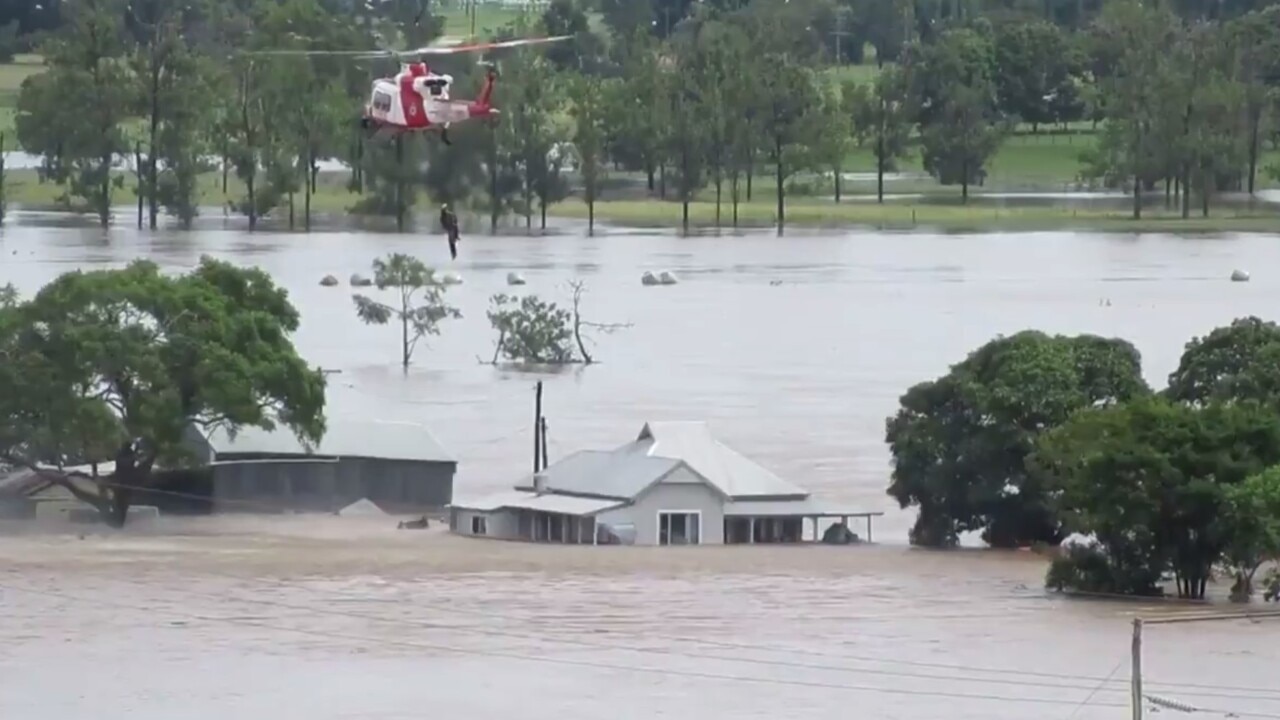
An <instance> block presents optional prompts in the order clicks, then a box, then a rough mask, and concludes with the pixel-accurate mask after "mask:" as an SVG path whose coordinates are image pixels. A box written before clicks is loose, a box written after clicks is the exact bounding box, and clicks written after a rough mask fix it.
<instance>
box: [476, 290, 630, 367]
mask: <svg viewBox="0 0 1280 720" xmlns="http://www.w3.org/2000/svg"><path fill="white" fill-rule="evenodd" d="M569 288H570V290H571V291H572V293H573V295H572V298H573V299H572V306H571V308H569V309H566V308H562V307H560V306H558V305H557V304H555V303H554V302H547V301H545V300H542V299H541V298H539V297H537V296H536V295H526V296H525V297H523V298H520V297H513V296H510V295H505V294H499V295H494V296H493V297H492V298H491V299H490V310H489V313H488V316H489V323H490V324H491V325H492V326H493V329H494V330H496V331H497V332H498V340H497V343H496V344H495V346H494V351H493V360H491V361H490V362H494V363H496V362H497V361H498V358H499V356H501V357H505V358H507V359H508V360H512V361H515V362H526V363H534V364H546V365H567V364H571V363H582V364H584V365H590V364H592V363H594V362H595V361H596V360H595V358H594V357H592V355H591V353H590V352H589V351H588V350H587V343H588V342H589V341H590V340H591V338H590V336H589V334H588V333H589V332H590V331H593V330H594V331H597V332H602V333H612V332H615V331H617V330H621V329H623V328H628V327H631V324H630V323H598V322H592V321H590V320H586V319H584V318H583V317H582V299H583V296H584V294H585V292H586V286H585V285H584V284H583V283H582V281H580V280H575V281H573V282H571V283H569ZM574 350H577V354H576V355H575V353H574Z"/></svg>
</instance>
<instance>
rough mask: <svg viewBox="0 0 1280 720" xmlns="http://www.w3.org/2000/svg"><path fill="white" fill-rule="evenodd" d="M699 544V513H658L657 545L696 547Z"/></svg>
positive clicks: (700, 527)
mask: <svg viewBox="0 0 1280 720" xmlns="http://www.w3.org/2000/svg"><path fill="white" fill-rule="evenodd" d="M701 542H702V513H701V512H698V511H696V510H694V511H688V510H663V511H661V512H659V513H658V544H659V545H698V544H700V543H701Z"/></svg>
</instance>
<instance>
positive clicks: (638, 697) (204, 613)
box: [0, 216, 1280, 720]
mask: <svg viewBox="0 0 1280 720" xmlns="http://www.w3.org/2000/svg"><path fill="white" fill-rule="evenodd" d="M10 222H11V223H12V224H11V225H9V226H7V227H5V228H4V230H3V233H2V234H0V282H5V281H12V282H14V283H15V284H17V285H18V286H19V287H20V288H21V289H23V290H24V291H34V290H35V289H36V288H38V287H39V286H40V284H41V283H43V282H45V281H47V280H49V279H51V278H53V277H54V276H56V275H57V274H58V273H60V272H63V271H65V270H69V269H73V268H76V267H82V268H89V267H104V266H111V265H119V264H122V263H123V262H125V261H127V260H129V259H131V258H133V257H136V256H146V257H150V258H152V259H154V260H156V261H157V262H160V263H161V264H162V265H164V266H166V267H170V268H173V269H175V270H178V269H182V268H186V267H190V266H191V265H192V264H194V263H195V262H196V261H197V259H198V257H199V256H200V254H202V253H211V254H214V255H217V256H219V257H224V258H227V259H230V260H233V261H236V262H243V263H254V264H258V265H260V266H262V267H263V268H264V269H266V270H268V271H269V272H271V273H273V274H274V275H275V276H276V277H277V279H278V280H279V281H280V282H281V283H283V284H284V285H285V286H286V287H288V288H289V290H290V292H291V293H292V294H293V296H294V298H295V300H296V302H297V303H298V305H299V307H300V309H301V310H302V312H303V316H304V325H303V328H302V331H301V332H300V333H299V337H298V339H297V342H298V345H299V347H300V349H301V350H302V352H303V353H305V354H306V355H307V357H308V358H310V359H311V360H313V361H314V362H316V363H318V364H321V365H323V366H325V367H327V368H333V369H340V370H341V371H342V372H341V374H339V375H335V376H333V378H332V379H333V387H332V390H331V394H330V406H331V413H333V414H344V415H345V414H361V415H375V416H377V417H380V418H383V419H402V420H418V421H422V422H426V423H429V424H430V425H432V427H433V428H434V429H435V431H436V433H437V434H438V435H439V436H440V439H441V440H442V441H443V442H444V443H445V445H446V446H448V447H449V448H450V449H451V450H452V451H453V452H454V453H455V454H457V455H458V457H459V458H460V460H461V464H460V469H459V477H458V485H457V494H458V495H459V496H466V495H474V494H479V493H483V492H487V491H490V490H494V489H500V488H503V487H506V486H508V485H510V484H511V483H512V482H513V481H514V480H515V479H517V478H518V477H519V476H520V474H521V473H523V472H524V471H525V468H526V466H527V465H528V464H529V457H528V454H529V451H528V447H529V445H530V443H531V440H532V439H531V434H530V431H529V426H530V421H529V418H530V417H531V416H532V407H531V405H532V385H533V383H534V381H535V380H536V379H543V380H544V381H546V383H547V387H546V397H545V409H546V413H547V416H548V424H549V426H550V436H551V454H552V459H553V460H554V459H555V457H557V456H562V455H564V454H566V453H568V452H571V451H572V450H574V449H577V448H585V447H601V446H610V445H614V444H620V443H622V442H625V441H626V440H628V439H630V438H631V437H632V436H633V435H634V434H635V433H636V432H637V431H638V430H639V428H640V426H641V424H643V422H644V421H645V420H649V419H707V420H710V421H711V422H712V424H713V428H714V429H715V430H716V432H717V433H718V434H719V435H720V436H721V437H722V438H724V439H725V440H726V441H727V442H729V443H730V444H731V445H734V446H736V447H738V448H740V449H742V450H743V451H745V452H747V453H748V454H750V455H752V456H754V457H756V458H757V459H759V460H760V461H761V462H763V463H765V464H767V465H769V466H770V467H772V468H774V469H775V470H777V471H778V472H779V473H781V474H783V475H785V476H787V477H789V478H791V479H793V480H795V481H796V482H798V483H800V484H802V485H806V486H808V487H809V488H810V489H812V490H813V491H814V492H815V494H817V495H819V496H821V497H823V498H825V499H828V500H830V501H831V502H832V503H833V504H838V505H840V506H844V507H848V506H853V507H860V508H865V509H869V510H885V511H887V512H888V516H887V517H886V518H884V519H883V521H882V522H881V523H880V524H879V525H878V526H877V538H878V539H880V540H882V541H883V542H884V543H885V544H884V545H882V546H877V547H862V548H821V547H792V548H763V547H749V548H748V547H703V548H663V549H647V548H582V547H576V548H575V547H564V548H556V547H533V546H523V545H518V544H512V543H497V542H486V541H467V540H463V539H459V538H454V537H450V536H448V535H447V534H445V533H443V532H441V531H440V530H438V529H434V528H433V529H432V530H428V531H423V532H409V531H396V530H395V529H394V525H395V523H394V521H388V520H386V519H377V518H373V519H370V518H307V517H289V518H279V517H275V518H254V517H236V518H199V519H166V520H165V521H164V522H163V523H162V524H161V525H160V526H159V527H158V528H156V529H153V530H149V531H148V530H141V529H139V530H133V531H127V532H125V533H121V534H107V533H99V532H94V533H90V534H88V535H87V536H85V537H83V538H80V537H77V536H75V535H67V534H50V533H45V532H22V531H19V529H17V528H14V527H12V526H9V527H0V718H3V719H4V720H9V719H10V718H13V719H16V720H46V719H48V720H70V719H75V720H80V719H81V718H83V719H85V720H90V719H92V720H116V719H117V718H142V719H144V720H151V719H153V718H154V719H155V720H162V719H163V720H187V719H193V720H194V719H201V720H203V719H204V718H210V719H212V718H218V719H219V720H222V719H224V718H228V717H236V718H240V717H243V718H264V719H265V718H271V719H272V720H275V719H281V720H286V719H288V720H291V719H292V718H299V719H303V718H306V719H309V720H310V719H317V718H335V719H336V718H344V719H345V718H360V719H364V718H370V719H372V718H380V719H398V718H422V717H440V716H443V717H453V716H469V717H484V718H490V717H520V718H530V719H531V720H533V719H536V720H541V719H542V718H547V719H551V718H555V719H556V720H564V719H565V718H586V717H602V716H611V717H621V718H652V717H671V718H748V717H749V718H756V717H759V718H819V717H821V718H827V717H832V716H841V715H857V716H862V715H871V716H874V717H883V718H909V719H911V720H915V719H917V718H918V719H920V720H925V719H926V718H929V719H932V718H938V717H948V718H974V719H975V720H976V719H978V718H981V719H983V720H987V719H989V718H1010V719H1011V720H1012V719H1013V718H1019V719H1022V718H1027V717H1057V718H1062V720H1074V719H1075V718H1104V717H1106V718H1114V717H1121V716H1122V715H1123V714H1124V713H1127V712H1128V709H1127V702H1128V690H1127V685H1126V679H1127V678H1128V657H1129V625H1128V624H1129V621H1130V619H1131V618H1132V617H1133V616H1134V614H1135V613H1137V614H1159V613H1167V612H1174V611H1177V608H1174V607H1171V606H1167V605H1149V604H1143V603H1134V602H1101V601H1067V600H1064V599H1062V598H1059V597H1055V596H1052V595H1047V594H1046V593H1045V592H1044V591H1043V590H1042V589H1041V584H1042V582H1041V581H1042V577H1043V569H1044V565H1043V561H1042V560H1041V559H1039V558H1037V557H1035V556H1033V555H1030V554H1029V553H989V552H980V551H958V552H951V553H930V552H922V551H914V550H911V549H909V548H906V547H905V546H904V545H903V542H904V538H905V532H906V528H907V527H909V525H910V522H911V517H910V515H909V514H908V513H904V512H900V511H897V510H896V509H894V508H893V507H892V504H891V502H890V501H889V500H888V498H886V497H885V495H884V486H885V484H886V482H887V475H888V456H887V453H886V451H885V449H884V445H883V437H882V433H883V423H884V418H885V416H886V415H888V414H890V413H891V412H893V410H894V407H895V404H896V398H897V396H898V395H899V394H900V393H901V392H902V391H903V390H904V389H905V388H906V387H907V386H909V385H910V384H911V383H913V382H917V381H919V380H922V379H925V378H928V377H932V376H934V375H936V374H938V373H940V372H942V371H944V370H945V368H946V366H947V365H948V364H949V363H952V362H954V361H956V360H958V359H960V358H961V357H962V356H963V355H964V353H965V352H967V351H968V350H970V349H972V348H973V347H975V346H977V345H979V344H981V343H982V342H984V341H986V340H987V339H989V338H990V337H992V336H993V335H996V334H998V333H1011V332H1016V331H1018V330H1021V329H1024V328H1027V327H1037V328H1041V329H1044V330H1047V331H1052V332H1093V333H1099V334H1103V335H1122V336H1125V337H1127V338H1129V339H1131V340H1132V341H1133V342H1135V343H1136V344H1137V346H1138V347H1139V348H1140V349H1141V350H1142V352H1143V353H1144V357H1145V360H1146V369H1147V375H1148V377H1149V379H1150V380H1151V381H1152V382H1153V383H1156V384H1159V383H1161V382H1162V380H1163V378H1164V376H1166V375H1167V373H1168V372H1169V371H1170V370H1172V369H1173V366H1174V364H1175V363H1176V361H1177V356H1178V354H1179V352H1180V351H1181V347H1182V344H1183V343H1184V342H1185V341H1186V340H1187V339H1188V338H1190V337H1191V336H1192V335H1194V334H1198V333H1203V332H1207V331H1208V330H1210V329H1211V328H1213V327H1214V326H1216V325H1220V324H1223V323H1226V322H1229V321H1230V320H1231V319H1232V318H1233V317H1236V316H1239V315H1244V314H1261V315H1264V316H1266V315H1269V314H1271V313H1272V311H1273V309H1274V308H1275V307H1276V301H1277V300H1278V299H1280V280H1277V278H1278V277H1280V275H1276V274H1273V273H1274V269H1275V268H1280V242H1278V240H1277V238H1276V237H1274V236H1259V235H1241V236H1234V235H1226V236H1217V237H1172V236H1164V235H1141V236H1136V235H1076V234H1069V233H1040V234H993V235H933V234H927V233H915V234H891V233H878V232H858V231H850V232H847V233H837V234H833V233H830V232H824V233H815V232H801V231H796V232H791V233H788V235H787V236H786V237H785V238H781V239H779V238H777V237H774V236H773V235H772V234H771V233H758V234H743V235H739V236H727V235H726V236H719V237H717V236H699V237H691V238H679V237H676V236H674V235H671V234H654V233H649V232H627V231H622V230H612V231H609V232H608V233H607V234H606V235H604V236H602V237H596V238H586V237H583V236H582V235H581V233H580V232H579V231H578V229H577V228H576V227H573V226H566V227H564V228H562V230H561V232H560V233H559V234H556V235H553V236H548V237H499V238H488V237H482V236H467V237H465V238H464V240H463V244H462V246H461V248H460V250H461V257H460V259H459V261H458V262H457V263H454V264H450V263H449V261H448V256H447V254H446V253H447V248H446V247H445V245H444V243H443V241H441V240H440V239H439V238H437V237H435V236H434V235H422V236H409V235H385V234H356V233H339V232H317V233H313V234H311V235H310V236H304V235H283V234H265V233H264V234H259V235H257V236H250V235H248V234H247V233H244V232H242V231H240V230H238V229H219V228H209V229H202V230H199V231H197V232H193V233H189V234H181V233H169V232H161V233H157V234H155V235H150V234H146V233H143V234H138V233H137V232H135V231H132V230H128V229H115V230H112V231H110V232H107V233H103V232H101V231H99V230H96V229H88V228H84V227H79V226H76V225H75V224H74V223H68V222H65V221H57V222H56V223H55V222H49V221H45V220H43V219H41V218H40V217H38V216H25V217H24V216H18V217H16V218H11V219H10ZM55 225H56V226H55ZM390 251H403V252H412V253H415V254H418V255H420V256H421V257H423V258H424V259H425V260H427V261H428V262H434V263H439V264H440V265H441V266H449V269H451V270H454V271H456V272H458V273H460V274H461V275H462V276H463V278H464V280H465V282H464V284H462V285H460V286H458V287H456V288H453V289H452V290H450V292H449V295H450V297H451V299H452V300H453V302H454V303H455V304H456V305H458V306H459V307H460V308H461V309H462V311H463V313H464V315H465V316H466V317H465V319H464V320H462V321H457V322H454V323H452V324H451V325H449V326H448V327H446V328H445V330H444V334H443V336H442V337H440V338H436V339H433V341H432V343H431V347H430V348H429V349H425V350H422V351H420V353H421V354H420V355H419V357H418V358H417V362H416V364H415V368H414V369H412V370H411V371H410V372H409V373H408V374H407V375H406V374H403V373H401V372H400V370H399V369H398V368H397V367H395V358H396V355H397V350H398V348H397V343H396V334H395V333H394V332H393V331H391V330H389V329H386V328H368V327H363V326H361V325H359V324H358V323H357V322H356V320H355V318H354V314H353V312H352V309H351V300H350V290H349V288H347V287H345V286H343V287H337V288H322V287H320V286H319V285H318V282H319V279H320V278H321V276H323V275H325V274H327V273H332V274H334V275H337V276H339V277H340V278H342V279H344V280H345V278H346V276H347V275H348V274H350V273H352V272H356V271H366V272H367V266H368V262H369V261H370V260H371V259H372V258H373V257H375V256H377V255H379V254H383V253H386V252H390ZM1235 268H1241V269H1245V270H1249V271H1250V272H1252V273H1253V281H1252V282H1249V283H1230V282H1228V279H1227V278H1228V275H1229V274H1230V272H1231V270H1232V269H1235ZM664 269H669V270H671V271H673V272H674V273H675V274H676V275H678V276H679V277H680V278H681V282H680V284H678V285H675V286H669V287H642V286H641V285H640V282H639V276H640V274H641V273H642V272H643V271H645V270H652V271H655V272H656V271H660V270H664ZM510 271H515V272H519V273H522V274H523V275H524V276H525V277H526V278H527V279H528V282H529V284H528V285H527V286H526V287H525V288H524V290H525V291H530V292H536V293H540V294H544V295H548V296H553V297H558V298H567V291H566V290H565V288H564V283H565V282H566V281H567V280H570V279H573V278H581V279H583V280H585V281H586V282H587V285H588V293H589V295H588V300H587V303H588V304H587V308H586V309H587V312H588V314H589V316H590V317H591V318H592V319H597V320H600V321H609V322H631V323H633V324H634V326H633V327H632V328H630V329H628V330H625V331H623V332H620V333H617V334H614V335H610V336H603V337H601V338H599V342H598V345H597V347H596V351H597V355H598V356H599V358H600V359H601V360H602V362H601V363H600V364H599V365H596V366H592V367H590V368H585V369H582V368H579V369H577V370H574V371H570V372H566V373H562V374H559V375H554V376H533V375H530V374H522V373H515V372H508V371H502V370H495V369H494V368H491V367H488V366H484V365H481V364H479V363H478V362H477V360H476V356H482V357H487V356H488V355H489V354H490V352H491V348H492V341H493V337H492V333H491V332H490V331H489V328H488V324H487V322H486V321H485V320H484V310H485V306H486V303H487V298H488V297H489V296H490V295H492V294H493V293H495V292H504V291H508V288H507V286H506V285H505V277H506V274H507V273H508V272H510ZM1277 640H1280V624H1277V621H1274V620H1273V621H1257V622H1248V621H1232V622H1220V623H1211V624H1203V623H1202V624H1188V625H1168V626H1158V627H1151V628H1150V629H1149V630H1148V639H1147V647H1146V652H1145V658H1144V661H1145V665H1146V678H1147V692H1148V693H1149V694H1151V695H1155V696H1157V697H1159V698H1167V699H1171V700H1175V701H1178V702H1181V703H1185V704H1189V705H1192V706H1195V707H1197V708H1201V709H1202V710H1203V712H1202V713H1201V715H1202V716H1204V715H1212V716H1222V715H1224V713H1225V712H1227V711H1231V712H1234V713H1236V714H1237V715H1238V716H1239V717H1254V716H1256V717H1275V718H1280V683H1278V682H1276V680H1275V678H1276V672H1275V667H1276V662H1277V660H1278V659H1280V650H1277V647H1276V643H1277ZM1163 712H1166V713H1167V712H1175V711H1173V710H1164V711H1163Z"/></svg>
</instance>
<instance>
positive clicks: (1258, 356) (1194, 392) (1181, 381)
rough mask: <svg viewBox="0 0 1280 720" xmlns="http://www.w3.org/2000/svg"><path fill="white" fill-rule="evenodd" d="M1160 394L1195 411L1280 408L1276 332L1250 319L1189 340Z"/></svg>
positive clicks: (1279, 341)
mask: <svg viewBox="0 0 1280 720" xmlns="http://www.w3.org/2000/svg"><path fill="white" fill-rule="evenodd" d="M1165 394H1166V395H1168V396H1169V397H1170V398H1171V399H1173V400H1177V401H1179V402H1184V403H1188V404H1192V405H1197V406H1203V405H1206V404H1209V403H1213V402H1239V401H1247V400H1256V401H1258V402H1262V403H1266V404H1269V405H1271V406H1272V407H1280V326H1277V325H1276V323H1274V322H1269V321H1265V320H1262V319H1261V318H1258V317H1253V316H1250V317H1244V318H1239V319H1236V320H1234V321H1232V323H1231V324H1230V325H1226V326H1224V327H1219V328H1216V329H1214V330H1213V331H1212V332H1210V333H1209V334H1208V335H1205V336H1203V337H1195V338H1192V339H1191V341H1190V342H1188V343H1187V345H1186V348H1185V349H1184V351H1183V353H1182V358H1181V359H1180V360H1179V362H1178V367H1177V369H1175V370H1174V371H1173V372H1172V373H1171V374H1170V375H1169V386H1168V388H1167V389H1166V390H1165Z"/></svg>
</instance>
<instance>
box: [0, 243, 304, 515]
mask: <svg viewBox="0 0 1280 720" xmlns="http://www.w3.org/2000/svg"><path fill="white" fill-rule="evenodd" d="M298 322H299V317H298V312H297V310H296V309H294V307H293V305H292V304H291V303H290V302H289V298H288V295H287V293H286V292H285V291H284V290H283V289H281V288H279V287H277V286H276V285H275V283H274V282H273V281H272V279H271V278H270V276H268V275H266V274H265V273H263V272H262V271H261V270H258V269H243V268H238V267H234V266H232V265H229V264H227V263H224V262H221V261H217V260H213V259H211V258H207V257H206V258H202V259H201V261H200V265H199V266H198V267H197V268H196V269H195V270H194V271H192V272H190V273H188V274H186V275H181V276H171V275H165V274H163V273H161V271H160V269H159V267H157V266H156V265H155V264H154V263H152V262H149V261H145V260H139V261H135V262H134V263H132V264H130V265H129V266H128V267H126V268H124V269H122V270H99V271H93V272H80V271H75V272H70V273H67V274H65V275H62V276H61V277H59V278H58V279H56V280H54V281H53V282H51V283H50V284H48V285H47V286H45V287H44V288H42V289H41V290H40V291H39V292H38V293H37V294H36V295H35V296H34V297H32V298H30V299H29V300H26V301H23V302H9V303H7V305H3V306H0V354H3V355H4V356H5V358H6V359H7V360H9V361H11V362H5V363H0V365H2V366H3V368H4V369H3V370H0V459H3V460H4V461H6V462H9V463H11V464H15V465H19V466H26V467H32V468H37V467H41V466H53V467H64V466H67V465H72V464H80V463H104V462H108V461H111V462H114V463H115V469H114V472H113V473H112V474H110V475H108V476H105V477H102V478H99V482H98V485H97V492H96V493H86V492H84V491H82V490H80V489H79V488H77V487H76V486H74V485H70V484H68V489H70V490H72V492H74V493H75V494H76V495H77V496H79V497H80V498H81V499H82V500H85V501H86V502H89V503H91V504H93V505H94V506H96V507H97V508H98V509H99V510H100V512H101V513H102V515H103V517H104V519H105V520H106V521H107V522H108V523H109V524H111V525H112V526H115V527H119V526H121V525H123V524H124V522H125V520H126V517H127V514H128V510H129V506H130V504H131V502H132V498H133V496H134V493H135V492H136V491H138V490H141V489H146V488H148V487H151V486H152V484H153V482H154V480H155V477H156V476H155V474H154V473H153V470H155V469H156V468H158V467H179V466H181V465H183V464H185V463H187V462H189V461H191V460H193V456H192V453H191V447H190V445H189V444H188V438H189V433H190V432H191V431H192V429H193V428H194V429H197V430H208V429H211V428H213V427H218V426H221V427H226V428H229V429H231V430H232V431H234V430H235V429H237V428H240V427H245V426H256V427H262V428H267V429H272V428H274V427H276V426H277V425H282V426H284V427H285V428H287V429H288V430H290V431H292V432H293V433H294V434H296V435H297V436H298V437H299V438H300V439H301V440H303V441H305V442H309V443H317V442H319V441H320V439H321V438H322V436H323V434H324V431H325V420H324V405H325V379H324V375H323V373H321V372H320V371H319V370H318V369H315V368H312V367H310V366H309V365H308V364H307V363H306V361H304V360H303V359H302V358H301V357H299V356H298V354H297V352H296V350H295V349H294V347H293V344H292V342H291V340H290V335H291V334H292V333H293V332H294V331H295V330H296V329H297V327H298ZM53 477H54V478H55V479H56V478H57V477H58V476H57V475H56V474H55V475H53Z"/></svg>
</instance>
